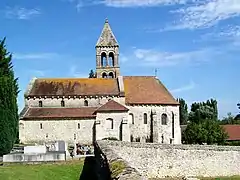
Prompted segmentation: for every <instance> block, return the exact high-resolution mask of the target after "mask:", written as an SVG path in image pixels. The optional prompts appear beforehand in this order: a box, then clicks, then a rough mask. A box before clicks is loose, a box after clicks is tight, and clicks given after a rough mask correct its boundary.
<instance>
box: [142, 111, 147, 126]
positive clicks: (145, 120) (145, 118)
mask: <svg viewBox="0 0 240 180" xmlns="http://www.w3.org/2000/svg"><path fill="white" fill-rule="evenodd" d="M143 121H144V124H147V113H144V114H143Z"/></svg>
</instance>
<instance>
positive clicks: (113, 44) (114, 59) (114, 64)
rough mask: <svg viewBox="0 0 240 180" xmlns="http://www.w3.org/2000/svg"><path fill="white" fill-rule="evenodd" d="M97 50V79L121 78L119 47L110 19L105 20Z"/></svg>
mask: <svg viewBox="0 0 240 180" xmlns="http://www.w3.org/2000/svg"><path fill="white" fill-rule="evenodd" d="M95 49H96V73H97V78H117V77H118V76H120V67H119V61H118V58H119V45H118V42H117V40H116V38H115V36H114V34H113V32H112V30H111V27H110V25H109V23H108V19H106V20H105V23H104V27H103V30H102V33H101V35H100V37H99V39H98V41H97V44H96V47H95Z"/></svg>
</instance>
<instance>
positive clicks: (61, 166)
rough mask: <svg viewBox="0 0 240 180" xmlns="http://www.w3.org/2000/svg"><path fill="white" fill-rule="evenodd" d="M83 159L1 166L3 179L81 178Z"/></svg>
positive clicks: (60, 179)
mask: <svg viewBox="0 0 240 180" xmlns="http://www.w3.org/2000/svg"><path fill="white" fill-rule="evenodd" d="M83 164H84V161H83V160H79V161H69V162H62V163H52V164H31V165H27V164H16V165H9V166H0V179H1V180H79V177H80V174H81V172H82V169H83Z"/></svg>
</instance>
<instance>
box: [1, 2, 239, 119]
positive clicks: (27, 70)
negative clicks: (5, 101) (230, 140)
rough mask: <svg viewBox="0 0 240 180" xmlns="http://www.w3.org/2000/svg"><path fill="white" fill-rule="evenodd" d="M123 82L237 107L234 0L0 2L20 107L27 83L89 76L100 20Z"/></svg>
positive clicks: (224, 112)
mask: <svg viewBox="0 0 240 180" xmlns="http://www.w3.org/2000/svg"><path fill="white" fill-rule="evenodd" d="M106 18H108V21H109V24H110V26H111V28H112V30H113V33H114V35H115V37H116V38H117V40H118V42H119V45H120V57H119V58H120V71H121V75H123V76H126V75H127V76H132V75H133V76H134V75H136V76H141V75H144V76H145V75H147V76H148V75H149V76H153V75H155V70H157V73H156V75H157V76H158V78H159V79H160V80H161V81H162V82H163V83H164V84H165V86H166V87H167V88H168V89H169V91H170V92H171V93H172V94H173V96H174V97H175V98H183V99H185V101H186V102H187V103H188V105H189V106H190V105H191V103H193V102H199V101H206V100H207V99H210V98H214V99H216V100H217V101H218V109H219V116H220V118H221V117H224V116H226V115H227V113H228V112H231V113H232V114H233V115H236V114H237V113H238V112H239V110H238V109H237V103H239V102H240V83H239V76H238V75H239V73H238V74H237V70H239V69H240V59H239V57H240V0H51V1H47V0H1V1H0V24H1V25H0V39H2V38H3V37H6V38H7V39H6V45H7V49H8V51H9V52H11V53H12V54H13V65H14V70H15V75H16V77H19V86H20V90H21V92H20V94H19V98H18V103H19V109H20V110H21V109H22V108H23V107H24V98H23V94H24V92H25V90H26V88H27V85H28V83H29V82H30V80H31V79H32V78H33V77H37V78H42V77H88V74H89V71H90V69H95V65H96V60H95V44H96V42H97V40H98V38H99V36H100V33H101V31H102V28H103V25H104V22H105V19H106Z"/></svg>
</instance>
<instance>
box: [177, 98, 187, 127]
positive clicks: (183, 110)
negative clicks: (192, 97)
mask: <svg viewBox="0 0 240 180" xmlns="http://www.w3.org/2000/svg"><path fill="white" fill-rule="evenodd" d="M177 101H178V102H179V103H180V106H179V112H180V124H181V125H186V124H187V121H188V106H187V104H186V102H185V100H184V99H182V98H179V99H177Z"/></svg>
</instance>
